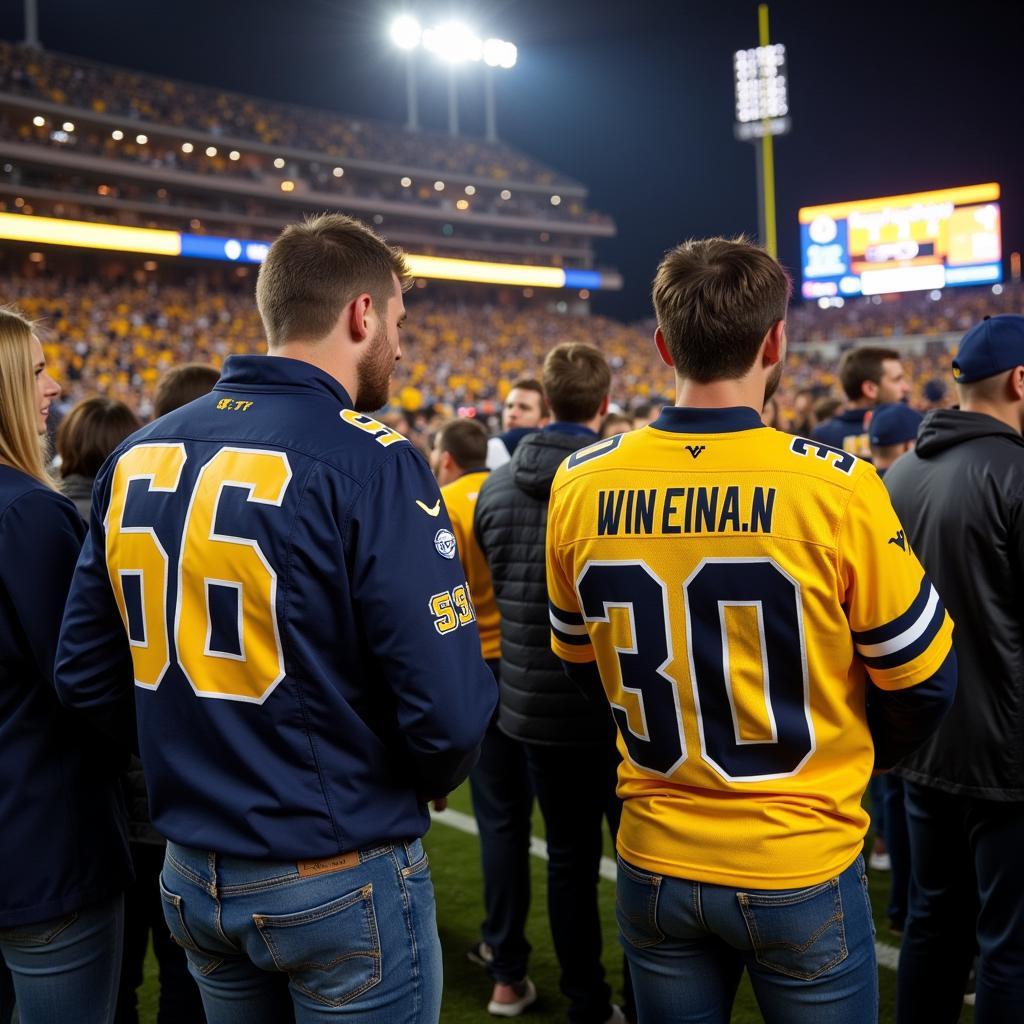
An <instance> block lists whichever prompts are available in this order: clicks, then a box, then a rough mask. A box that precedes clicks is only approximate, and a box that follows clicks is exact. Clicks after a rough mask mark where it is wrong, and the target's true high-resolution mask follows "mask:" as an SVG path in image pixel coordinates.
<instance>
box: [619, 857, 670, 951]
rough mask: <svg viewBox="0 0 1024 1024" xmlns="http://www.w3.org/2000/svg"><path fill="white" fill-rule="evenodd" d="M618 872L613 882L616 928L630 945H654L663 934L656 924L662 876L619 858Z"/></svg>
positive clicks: (640, 947)
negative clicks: (642, 869) (617, 925)
mask: <svg viewBox="0 0 1024 1024" xmlns="http://www.w3.org/2000/svg"><path fill="white" fill-rule="evenodd" d="M618 862H619V873H618V878H617V880H616V883H615V916H616V918H618V922H619V931H620V932H621V933H622V937H623V938H624V939H625V940H626V942H628V943H629V944H630V945H631V946H635V947H636V948H637V949H647V948H648V947H649V946H656V945H657V944H658V943H659V942H661V941H662V940H663V939H664V938H665V936H664V933H663V932H662V930H661V929H660V928H659V927H658V895H659V893H660V892H661V878H660V877H659V876H658V875H652V874H648V873H647V872H646V871H640V870H639V869H638V868H635V867H633V866H632V865H630V864H627V863H626V862H625V861H624V860H623V859H622V858H621V857H619V858H618Z"/></svg>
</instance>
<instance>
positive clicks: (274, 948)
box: [253, 883, 381, 1006]
mask: <svg viewBox="0 0 1024 1024" xmlns="http://www.w3.org/2000/svg"><path fill="white" fill-rule="evenodd" d="M253 923H254V924H255V925H256V927H257V928H258V929H259V932H260V935H261V936H262V937H263V941H264V942H265V943H266V944H267V948H268V949H269V950H270V955H271V956H272V957H273V959H274V964H275V965H276V967H277V968H278V970H280V971H283V972H284V973H285V974H287V975H288V977H289V980H290V981H291V983H292V984H293V985H294V986H295V987H296V988H298V989H300V990H301V991H302V992H304V993H305V994H306V995H307V996H309V997H310V998H311V999H315V1000H316V1001H317V1002H319V1003H322V1004H324V1005H325V1006H343V1005H344V1004H345V1003H348V1002H351V1001H352V1000H353V999H355V998H356V997H357V996H360V995H362V994H363V993H364V992H366V991H367V990H368V989H371V988H373V986H374V985H376V984H378V983H379V982H380V979H381V951H380V935H379V933H378V931H377V917H376V914H375V912H374V909H373V886H372V885H371V884H369V883H368V884H366V885H364V886H363V887H362V888H361V889H357V890H356V891H355V892H350V893H348V894H347V895H345V896H342V897H340V898H339V899H336V900H331V901H330V902H329V903H324V904H323V905H321V906H318V907H312V908H311V909H309V910H302V911H299V912H298V913H293V914H254V915H253Z"/></svg>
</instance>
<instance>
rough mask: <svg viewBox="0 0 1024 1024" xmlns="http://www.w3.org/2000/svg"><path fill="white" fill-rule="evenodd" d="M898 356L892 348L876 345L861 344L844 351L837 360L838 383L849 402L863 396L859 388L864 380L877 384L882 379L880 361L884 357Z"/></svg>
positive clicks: (896, 357) (893, 357) (892, 357)
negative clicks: (858, 346)
mask: <svg viewBox="0 0 1024 1024" xmlns="http://www.w3.org/2000/svg"><path fill="white" fill-rule="evenodd" d="M899 358H900V354H899V352H897V351H896V350H895V349H894V348H880V347H878V346H877V345H862V346H861V347H860V348H851V349H850V350H849V351H847V352H844V353H843V355H842V357H841V358H840V360H839V385H840V387H842V389H843V394H845V395H846V397H847V398H849V399H850V401H851V402H856V401H858V400H859V399H861V398H863V397H864V396H863V394H862V393H861V388H862V387H863V386H864V383H865V381H871V382H872V383H874V384H878V383H879V382H880V381H881V379H882V363H883V362H884V361H885V360H886V359H896V360H899Z"/></svg>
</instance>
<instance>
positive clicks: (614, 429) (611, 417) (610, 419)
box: [601, 412, 633, 438]
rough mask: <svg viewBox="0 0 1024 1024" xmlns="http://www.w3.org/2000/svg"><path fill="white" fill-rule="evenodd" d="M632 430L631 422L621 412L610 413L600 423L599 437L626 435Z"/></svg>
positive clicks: (629, 418)
mask: <svg viewBox="0 0 1024 1024" xmlns="http://www.w3.org/2000/svg"><path fill="white" fill-rule="evenodd" d="M632 429H633V420H632V419H631V417H629V416H626V415H625V414H624V413H621V412H610V413H608V415H607V416H605V418H604V420H603V421H602V423H601V437H602V438H605V437H613V436H614V435H615V434H628V433H629V432H630V431H631V430H632Z"/></svg>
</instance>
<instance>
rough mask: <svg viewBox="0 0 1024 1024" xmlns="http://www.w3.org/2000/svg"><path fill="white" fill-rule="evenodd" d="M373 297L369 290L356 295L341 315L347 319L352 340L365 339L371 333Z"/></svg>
mask: <svg viewBox="0 0 1024 1024" xmlns="http://www.w3.org/2000/svg"><path fill="white" fill-rule="evenodd" d="M374 312H375V310H374V308H373V299H371V298H370V294H369V292H363V293H362V294H360V295H357V296H356V297H355V298H354V299H353V300H352V301H351V302H350V303H349V304H348V307H347V308H346V311H345V313H343V314H342V315H343V316H345V317H346V319H347V320H348V329H349V333H350V334H351V335H352V340H353V341H365V340H366V339H367V338H369V337H370V336H371V335H372V334H373V323H372V320H373V314H374Z"/></svg>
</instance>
